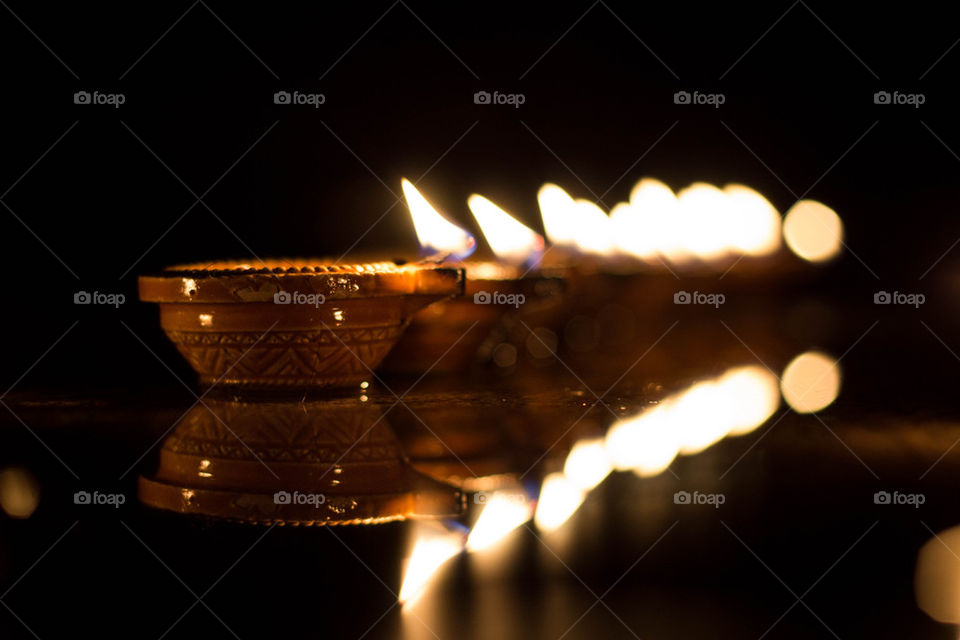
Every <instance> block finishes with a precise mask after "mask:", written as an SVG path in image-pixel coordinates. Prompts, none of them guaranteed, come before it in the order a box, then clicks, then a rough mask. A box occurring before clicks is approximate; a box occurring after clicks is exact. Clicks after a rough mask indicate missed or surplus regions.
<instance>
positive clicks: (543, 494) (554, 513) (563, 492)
mask: <svg viewBox="0 0 960 640" xmlns="http://www.w3.org/2000/svg"><path fill="white" fill-rule="evenodd" d="M604 477H606V475H604ZM586 496H587V490H585V489H583V488H581V487H579V486H577V484H576V483H575V482H573V481H572V480H571V479H570V477H568V476H567V475H566V473H560V472H557V473H551V474H549V475H548V476H547V477H546V478H544V479H543V486H542V487H541V488H540V499H539V500H538V501H537V513H536V515H535V516H534V519H533V521H534V524H536V525H537V528H538V529H539V530H540V531H545V532H550V531H555V530H557V529H559V528H560V526H561V525H563V523H565V522H566V521H567V520H569V519H570V516H572V515H573V514H574V513H576V512H577V509H579V508H580V505H581V504H583V501H584V499H585V498H586Z"/></svg>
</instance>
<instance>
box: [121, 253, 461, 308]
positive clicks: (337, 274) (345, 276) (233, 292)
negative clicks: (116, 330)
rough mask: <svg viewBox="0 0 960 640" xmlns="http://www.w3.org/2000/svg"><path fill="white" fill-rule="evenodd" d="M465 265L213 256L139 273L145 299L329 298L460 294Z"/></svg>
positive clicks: (170, 300)
mask: <svg viewBox="0 0 960 640" xmlns="http://www.w3.org/2000/svg"><path fill="white" fill-rule="evenodd" d="M464 282H465V276H464V270H463V269H462V268H456V267H445V266H440V265H436V264H427V263H411V264H404V265H398V264H396V263H393V262H371V263H363V264H333V263H332V262H331V261H329V260H323V259H312V258H305V259H304V258H291V259H268V260H264V261H257V262H256V263H250V262H241V261H228V260H222V261H215V262H208V263H195V264H184V265H175V266H172V267H167V268H166V269H164V270H163V271H162V272H161V273H159V274H150V275H142V276H140V278H139V285H140V299H141V300H143V301H144V302H175V303H181V302H206V303H238V302H239V303H242V302H272V301H273V296H274V294H276V293H279V292H284V291H285V292H290V293H294V292H297V293H314V294H321V295H323V296H324V297H326V298H328V299H333V300H343V299H351V298H368V297H389V296H407V295H428V296H445V295H459V294H462V293H463V289H464Z"/></svg>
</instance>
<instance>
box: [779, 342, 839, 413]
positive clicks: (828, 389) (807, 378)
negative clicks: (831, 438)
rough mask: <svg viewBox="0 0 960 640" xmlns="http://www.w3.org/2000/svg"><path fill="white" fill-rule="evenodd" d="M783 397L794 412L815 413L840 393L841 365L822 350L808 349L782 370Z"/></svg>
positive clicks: (781, 386) (781, 387)
mask: <svg viewBox="0 0 960 640" xmlns="http://www.w3.org/2000/svg"><path fill="white" fill-rule="evenodd" d="M780 389H781V391H782V392H783V399H784V400H786V401H787V404H788V405H790V408H792V409H793V410H794V411H796V412H797V413H815V412H817V411H820V410H821V409H824V408H826V407H827V406H829V405H830V404H831V403H832V402H833V401H834V400H836V399H837V395H839V393H840V369H839V365H838V363H837V361H836V360H834V359H833V358H831V357H830V356H828V355H827V354H825V353H820V352H817V351H807V352H806V353H801V354H800V355H798V356H797V357H796V358H794V359H793V360H792V361H791V362H790V364H788V365H787V368H786V369H784V370H783V376H782V377H781V381H780Z"/></svg>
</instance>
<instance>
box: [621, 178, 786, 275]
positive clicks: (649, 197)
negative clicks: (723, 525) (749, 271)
mask: <svg viewBox="0 0 960 640" xmlns="http://www.w3.org/2000/svg"><path fill="white" fill-rule="evenodd" d="M610 227H611V229H612V237H613V241H614V243H615V244H616V247H617V249H618V250H619V251H621V252H623V253H626V254H629V255H631V256H634V257H636V258H640V259H643V260H647V261H650V260H651V259H653V258H656V257H657V256H662V257H663V258H665V259H667V260H668V261H670V262H673V263H678V264H681V263H685V262H689V261H690V260H691V259H692V258H697V259H700V260H715V259H717V258H721V257H723V256H725V255H727V254H731V253H733V254H744V255H750V256H761V255H767V254H770V253H773V252H774V251H776V250H777V249H778V248H779V246H780V214H779V213H777V210H776V209H775V208H774V207H773V205H772V204H770V202H769V201H768V200H767V199H766V198H764V197H763V196H762V195H760V194H759V193H758V192H757V191H755V190H754V189H751V188H750V187H747V186H744V185H740V184H731V185H727V186H726V187H725V188H724V189H722V190H721V189H719V188H717V187H715V186H713V185H712V184H708V183H706V182H695V183H693V184H691V185H690V186H688V187H687V188H685V189H682V190H680V191H679V192H678V193H677V194H674V192H673V191H672V190H671V189H670V187H668V186H667V185H665V184H664V183H662V182H660V181H659V180H654V179H653V178H643V179H642V180H640V181H639V182H637V184H636V185H634V187H633V190H632V191H631V192H630V202H629V203H625V202H621V203H618V204H617V205H616V206H614V208H613V209H612V210H611V212H610Z"/></svg>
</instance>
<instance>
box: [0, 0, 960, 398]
mask: <svg viewBox="0 0 960 640" xmlns="http://www.w3.org/2000/svg"><path fill="white" fill-rule="evenodd" d="M190 6H191V5H189V4H183V5H182V6H180V5H176V6H175V5H169V4H167V5H163V4H161V5H139V6H136V7H133V6H130V5H124V4H121V3H117V4H114V5H110V4H103V5H96V6H92V7H90V6H78V5H66V6H62V7H53V6H48V5H44V4H23V5H22V6H21V5H17V3H13V4H11V5H10V9H12V10H13V11H15V12H16V15H17V16H19V18H20V19H22V21H23V22H24V23H26V25H28V26H29V28H30V29H31V30H33V31H34V33H36V35H37V36H39V38H41V39H42V40H43V42H45V43H46V44H47V45H48V46H49V47H50V48H51V49H52V50H53V51H54V52H55V53H56V55H57V56H59V58H60V59H61V60H62V61H63V64H61V63H60V62H58V60H57V58H56V57H54V55H51V53H50V52H49V51H47V50H45V48H44V45H43V44H41V43H40V42H38V40H37V38H35V37H34V36H33V35H31V33H30V31H29V30H28V29H27V28H25V27H24V25H23V24H21V23H20V22H19V21H18V20H17V19H16V18H14V16H13V15H11V14H10V12H9V11H7V10H4V12H3V13H4V18H3V21H2V23H0V29H2V31H0V36H2V37H0V42H2V45H0V46H2V51H0V53H2V54H3V59H4V60H5V62H4V93H5V95H6V99H5V100H4V113H5V115H6V117H5V119H4V129H3V141H4V145H3V146H4V152H3V154H2V159H0V162H2V166H0V176H4V177H3V178H2V181H0V185H3V187H2V188H3V190H4V191H7V189H8V187H10V186H13V188H12V189H10V190H9V191H8V192H7V193H6V194H5V195H4V197H3V202H4V203H6V204H7V206H8V207H10V209H12V210H13V212H15V213H16V216H17V217H19V219H20V220H21V221H22V223H21V222H20V221H18V220H17V218H16V217H14V215H12V214H11V213H10V212H9V211H4V214H5V215H3V216H0V224H2V225H3V226H2V228H0V242H2V247H0V248H2V250H0V256H2V258H0V260H2V261H3V265H4V268H5V269H7V270H8V271H9V273H10V276H9V277H10V278H11V281H10V289H9V291H10V293H9V296H10V297H9V298H8V302H7V308H8V309H10V310H11V312H10V313H6V314H3V317H2V322H3V326H2V329H3V330H4V331H6V332H14V333H15V334H16V335H18V336H20V337H19V339H17V340H12V341H10V342H9V344H8V345H7V353H6V357H5V362H6V363H7V366H5V367H4V371H3V376H4V378H5V379H6V380H8V381H9V382H12V381H13V380H15V379H16V377H18V376H19V374H20V372H22V371H23V370H24V369H25V368H26V367H27V366H29V365H30V363H32V362H33V361H34V360H35V359H36V358H37V356H38V355H39V354H40V353H42V352H43V350H44V349H45V348H46V346H47V345H49V344H50V343H51V342H52V341H53V339H55V337H56V336H59V335H60V334H61V333H62V332H63V331H64V330H66V328H67V327H68V326H69V325H70V324H71V323H72V322H73V320H74V319H79V320H80V324H79V325H78V326H77V327H76V329H75V331H74V332H72V335H70V336H69V337H68V339H65V340H64V342H63V344H62V345H60V346H59V347H58V348H57V349H56V350H55V353H52V354H51V357H50V358H47V359H45V360H44V362H43V363H41V364H40V365H39V366H38V367H37V368H36V369H35V370H34V371H33V372H32V373H31V375H30V377H29V378H28V379H27V380H25V381H24V383H25V384H30V383H37V384H39V383H41V382H44V383H57V384H76V383H77V382H78V380H77V376H76V375H75V374H74V373H73V370H72V368H71V367H70V366H69V364H68V363H71V362H79V361H82V362H84V363H85V372H84V376H83V381H84V382H87V383H93V382H100V381H109V379H110V378H111V376H112V375H113V374H114V372H115V371H116V370H118V368H119V369H123V370H126V371H128V372H131V373H135V374H136V375H137V376H152V375H153V374H154V373H155V372H156V370H155V367H154V366H152V364H151V362H150V360H151V356H150V355H149V354H148V353H146V352H145V351H144V350H143V349H142V348H133V347H134V343H130V342H129V341H128V340H127V338H126V336H122V335H121V336H119V337H118V336H117V332H116V328H117V327H116V324H115V323H114V322H113V320H114V319H116V318H121V319H124V321H126V322H127V323H128V324H132V325H133V326H136V327H137V329H138V332H139V333H140V334H141V335H142V336H143V337H144V339H145V340H147V341H148V343H149V344H151V345H152V346H153V347H154V348H156V349H158V350H160V349H166V348H167V347H166V345H165V344H164V341H163V338H162V336H161V334H160V332H159V330H158V329H157V327H156V326H155V324H152V323H151V322H150V317H151V316H150V314H152V313H153V311H152V310H145V311H144V310H141V309H139V305H136V304H132V302H133V300H134V299H135V278H136V275H137V274H139V273H144V272H148V271H152V270H156V269H159V268H161V267H163V266H165V265H168V264H172V263H176V262H181V261H184V260H190V261H194V260H207V259H212V258H215V257H233V258H251V257H252V256H251V254H255V255H257V256H261V257H267V256H295V255H300V256H304V255H309V256H318V255H330V256H334V257H339V256H340V255H341V254H342V253H343V252H344V251H346V250H347V249H348V248H350V247H355V249H354V250H355V251H356V252H363V253H366V254H374V255H381V254H382V255H383V256H387V255H392V253H390V252H391V251H392V252H393V253H396V252H397V251H406V252H409V251H410V250H412V249H414V248H415V236H414V234H413V230H412V226H411V225H410V223H409V220H408V218H407V213H406V211H405V208H404V207H403V206H402V204H401V205H397V206H394V205H395V204H396V201H397V199H396V196H397V195H399V194H400V189H399V182H400V178H401V177H403V176H406V177H408V178H411V179H413V180H416V179H417V178H419V177H421V176H422V175H423V174H424V173H425V172H429V173H427V175H426V177H424V178H423V180H422V182H420V186H421V188H422V189H423V191H424V192H425V193H426V194H428V196H429V197H430V198H432V199H433V201H434V202H435V203H436V204H438V205H439V206H440V207H441V208H442V209H443V210H444V211H445V212H446V213H447V214H448V215H449V216H450V217H452V218H454V219H456V220H457V221H458V222H459V223H461V224H463V225H465V226H467V227H470V228H473V221H472V217H471V216H470V215H469V213H468V211H467V209H466V206H465V201H466V197H467V196H468V195H469V194H470V193H473V192H479V193H483V194H485V195H487V196H488V197H490V198H492V199H494V200H495V201H496V202H499V203H501V204H502V206H504V207H505V208H507V209H508V210H509V211H511V212H512V213H514V214H515V215H517V216H518V217H520V218H521V219H523V220H524V221H526V222H527V223H528V224H530V225H531V226H533V227H534V228H538V229H539V228H540V226H539V225H540V221H539V215H538V211H537V209H536V199H535V194H536V190H537V189H538V188H539V186H540V185H541V184H542V183H543V182H545V181H554V182H557V183H559V184H561V185H562V186H564V187H565V188H567V189H568V190H569V191H570V192H571V193H573V194H574V195H575V196H578V197H587V198H591V199H595V196H600V195H603V198H602V200H603V202H604V203H606V205H607V206H608V207H610V206H612V205H613V204H615V203H616V202H618V201H620V200H625V199H626V198H627V196H628V194H629V190H630V188H631V186H632V185H633V183H634V182H635V181H636V180H637V179H638V178H639V177H641V176H644V175H649V176H654V177H657V178H659V179H661V180H664V181H666V182H667V183H668V184H670V185H671V186H672V187H674V188H681V187H683V186H685V185H686V184H689V183H690V182H693V181H697V180H706V181H709V182H713V183H716V184H721V185H722V184H724V183H726V182H731V181H736V182H742V183H745V184H748V185H750V186H752V187H754V188H756V189H758V190H759V191H761V192H762V193H764V194H765V195H766V196H767V197H768V198H769V199H770V200H771V201H772V202H773V203H774V204H775V205H776V206H777V207H778V209H779V210H780V211H781V212H785V211H786V210H787V209H788V208H789V207H790V206H791V205H792V204H793V202H794V201H795V200H796V196H801V195H807V196H809V197H812V198H815V199H819V200H821V201H823V202H826V203H828V204H829V205H831V206H832V207H834V208H835V209H836V210H837V211H838V212H839V213H840V215H841V216H842V217H843V220H844V223H845V225H846V228H847V238H848V244H849V246H850V248H851V249H852V251H853V252H854V253H855V254H856V256H859V258H860V259H861V260H862V262H863V263H864V264H865V265H866V267H865V266H864V264H860V261H858V260H857V259H855V258H853V257H852V256H851V255H849V254H848V255H846V256H845V257H844V258H843V260H842V263H841V264H840V265H839V269H838V270H837V271H836V272H835V276H834V278H843V279H844V280H845V282H847V283H849V284H851V285H852V286H857V287H859V286H863V287H864V288H865V291H864V292H863V293H859V292H858V293H857V294H856V295H866V293H867V292H869V291H870V290H874V289H876V288H877V285H880V286H882V287H885V288H887V289H890V290H894V289H899V290H910V291H913V290H917V289H919V290H923V291H926V292H927V293H928V294H929V293H930V290H931V289H932V288H935V287H936V286H937V284H938V283H940V284H943V283H942V280H943V279H944V278H946V277H947V275H946V274H947V273H948V272H949V267H948V266H947V265H948V264H949V263H950V260H951V259H952V255H950V256H948V259H947V261H946V262H944V263H941V265H939V267H937V268H935V269H934V270H932V271H931V272H930V273H929V274H928V275H927V276H926V278H924V281H923V282H918V281H917V279H918V278H919V276H920V275H921V274H923V273H924V271H926V270H927V269H928V268H929V267H930V265H931V264H932V263H933V262H934V261H935V260H936V258H938V257H939V256H940V255H941V254H942V253H943V252H945V251H946V250H947V249H948V248H949V247H950V246H951V244H952V243H953V241H954V240H955V239H956V237H957V234H958V233H960V223H957V222H956V216H955V206H956V187H955V184H956V181H955V176H956V172H957V170H958V169H960V160H958V159H957V157H956V153H955V152H954V151H951V148H954V149H955V148H957V147H960V131H958V127H957V123H956V118H955V117H953V113H954V110H955V106H956V105H955V99H956V96H955V86H954V85H955V81H954V79H955V77H956V72H957V68H958V65H960V56H957V55H954V54H955V53H956V52H955V51H952V52H950V53H947V54H946V55H944V53H945V52H946V51H947V50H948V49H949V48H950V47H951V46H952V45H953V44H954V43H955V41H956V39H957V37H958V36H960V34H958V33H956V29H955V28H954V25H953V22H952V21H951V20H949V19H948V16H947V15H946V14H944V13H943V11H944V10H943V9H942V8H939V7H938V5H936V4H933V3H931V4H929V5H923V4H911V5H910V7H909V8H904V7H902V6H896V7H890V8H889V9H885V8H883V7H880V6H878V5H876V4H873V3H869V4H867V3H862V4H844V5H843V6H832V5H828V4H816V3H814V4H803V3H795V4H794V5H792V6H791V5H790V4H788V3H781V4H776V3H774V4H767V5H764V6H738V5H735V4H726V3H704V4H702V5H690V4H687V3H622V4H616V3H610V4H604V3H597V4H593V5H591V4H590V3H582V4H581V5H564V6H559V5H556V4H542V5H535V4H526V3H466V4H464V3H457V4H450V3H438V4H416V3H414V4H402V3H400V4H395V5H390V4H374V3H358V4H350V3H348V4H343V3H337V4H328V3H316V4H312V5H306V6H304V5H299V4H289V5H287V4H279V5H270V6H250V7H248V8H242V7H239V6H234V5H216V4H207V5H204V4H196V5H193V6H192V8H191V9H190V11H189V12H187V13H186V15H185V16H183V18H182V19H181V20H179V22H176V25H175V26H172V27H171V25H173V24H174V22H175V21H177V19H178V18H180V17H181V16H182V14H183V13H184V12H185V11H186V10H187V8H188V7H190ZM391 7H392V8H391ZM788 8H789V11H787V9H788ZM388 9H389V11H388ZM211 10H212V11H211ZM784 12H786V14H785V15H784ZM781 17H782V19H780V20H779V21H777V20H778V18H781ZM218 18H219V19H218ZM378 19H379V21H378V22H376V21H377V20H378ZM221 21H222V23H221ZM421 21H422V22H421ZM821 21H822V23H821ZM375 22H376V24H375V26H372V27H371V25H374V23H375ZM775 22H776V24H775V26H772V28H771V25H774V23H775ZM168 28H169V32H167V33H166V35H164V36H163V37H162V38H161V35H163V34H164V33H165V32H166V31H167V29H168ZM368 29H369V33H366V35H365V36H364V37H362V38H361V36H363V35H364V33H365V32H366V31H367V30H368ZM768 29H769V32H768V33H766V34H765V32H767V30H768ZM231 32H232V33H231ZM764 34H765V35H764ZM761 35H763V37H762V38H761ZM561 36H562V37H561ZM158 38H159V41H158ZM758 38H760V39H759V41H758ZM358 39H359V40H358ZM154 44H155V46H153V47H152V48H151V45H154ZM354 45H355V46H354ZM754 45H755V46H754ZM751 47H752V48H751ZM248 48H249V50H248ZM648 49H649V50H648ZM741 56H742V58H741ZM941 56H943V58H942V59H941V60H940V61H939V62H938V63H937V64H934V63H935V62H937V60H938V59H939V58H941ZM258 58H259V59H258ZM658 58H659V60H658ZM858 58H859V60H858ZM738 60H739V62H738ZM67 67H69V69H68V68H67ZM71 70H72V73H71ZM521 76H522V79H521ZM721 76H723V79H722V80H720V79H719V78H720V77H721ZM921 76H923V79H922V80H921V79H920V77H921ZM321 77H322V79H320V78H321ZM78 90H87V91H91V92H92V91H94V90H99V91H101V92H121V93H123V94H124V95H125V96H126V103H125V104H124V105H122V106H121V107H120V108H119V109H114V108H112V107H109V106H93V105H75V104H73V100H72V96H73V93H74V92H76V91H78ZM278 90H287V91H293V90H299V91H301V92H319V93H323V94H324V96H325V97H326V103H325V104H324V105H322V106H321V107H320V108H318V109H314V108H312V107H309V106H299V107H297V106H289V105H275V104H274V103H273V94H274V92H276V91H278ZM479 90H485V91H490V92H493V91H500V92H501V93H513V92H519V93H523V94H524V96H525V98H526V101H525V103H524V104H523V105H522V106H521V107H519V108H513V107H510V106H506V105H503V106H496V105H477V104H474V102H473V94H474V92H476V91H479ZM678 90H687V91H691V92H692V91H694V90H698V91H700V92H722V93H723V94H724V95H725V97H726V102H725V104H723V105H722V106H721V107H720V108H719V109H715V108H712V107H709V106H693V105H676V104H674V102H673V94H674V92H676V91H678ZM879 90H886V91H890V92H892V91H894V90H898V91H900V92H902V93H911V92H921V93H923V94H924V95H925V97H926V103H925V104H924V105H923V106H922V107H920V108H919V109H916V108H913V107H910V106H896V105H875V104H874V103H873V94H874V93H875V92H876V91H879ZM674 123H676V124H675V126H673V128H671V126H672V125H674ZM924 123H925V124H924ZM74 124H75V126H73V125H74ZM725 125H726V126H725ZM874 125H875V126H874ZM925 125H926V126H925ZM71 126H73V128H72V129H70V132H69V133H68V134H66V135H65V136H64V137H63V139H62V140H60V142H59V143H58V144H56V145H55V146H54V147H53V148H52V149H51V150H50V151H49V153H48V154H47V155H45V156H43V159H42V160H40V161H39V162H38V163H37V164H36V166H33V167H32V168H31V166H32V165H33V164H34V162H35V161H37V159H38V158H40V157H41V156H42V155H43V154H44V152H46V151H47V150H48V148H50V146H51V145H52V144H53V143H54V142H55V141H56V140H57V139H58V138H60V136H61V135H63V134H64V132H65V131H66V130H67V129H68V128H69V127H71ZM871 126H873V128H872V129H871V128H870V127H871ZM668 129H669V133H666V132H667V131H668ZM868 129H869V133H866V135H864V134H865V132H867V131H868ZM734 134H735V135H734ZM135 136H136V137H135ZM661 136H662V139H661ZM861 136H862V139H861ZM935 136H936V137H935ZM738 137H739V140H738V139H737V138H738ZM937 137H939V140H938V139H937ZM137 138H139V139H140V140H138V139H137ZM658 140H659V142H658V143H657V141H658ZM141 141H142V143H141ZM858 141H859V142H858ZM654 143H656V144H654ZM251 145H253V148H252V149H251V148H250V147H251ZM651 146H653V148H652V149H651ZM147 147H149V149H148V148H147ZM747 147H749V149H748V148H747ZM751 150H752V152H751ZM151 152H152V153H151ZM153 154H156V157H154V155H153ZM754 154H756V157H755V156H754ZM241 158H242V159H241ZM641 158H642V159H641ZM164 165H166V167H165V166H164ZM764 165H766V166H764ZM28 170H29V171H28ZM24 172H26V175H23V174H24ZM225 172H226V174H225ZM224 174H225V175H224ZM20 178H22V179H20ZM221 178H222V179H221ZM18 179H19V182H18ZM781 180H782V183H783V184H782V183H781ZM181 182H182V183H183V184H181ZM211 185H215V186H213V187H212V189H211V190H210V192H209V193H207V194H206V195H205V196H204V197H203V201H202V203H197V204H196V205H195V206H193V207H192V209H190V210H189V212H187V213H184V212H185V211H187V209H188V208H190V207H191V205H194V203H195V200H196V198H195V197H194V195H193V194H196V195H198V196H199V195H202V194H204V193H205V192H206V191H207V190H208V188H210V187H211ZM811 185H813V188H812V190H810V191H809V193H807V191H808V189H810V187H811ZM191 190H192V192H193V193H191ZM791 192H792V193H791ZM391 207H392V208H391ZM378 220H379V222H377V221H378ZM25 225H26V226H28V227H29V229H30V230H32V232H33V233H31V231H30V230H28V229H27V228H25ZM33 234H36V236H38V237H39V238H40V239H42V241H43V243H45V244H46V245H47V246H48V247H49V250H47V249H45V248H44V246H43V245H42V244H41V242H40V241H38V239H37V238H36V237H34V235H33ZM355 243H356V244H355ZM384 250H386V251H387V253H382V252H383V251H384ZM55 256H58V257H59V259H60V260H62V261H63V263H65V264H66V265H67V266H68V267H69V270H68V269H67V268H65V267H64V266H63V264H61V263H60V260H58V259H57V257H55ZM71 271H72V272H73V274H75V275H76V277H74V275H72V274H71ZM871 271H872V272H873V274H875V276H876V278H875V276H874V275H872V274H871ZM14 274H16V275H14ZM122 274H125V275H123V277H121V275H122ZM877 279H879V280H877ZM78 289H83V290H98V291H108V292H113V291H120V292H123V293H125V294H126V295H127V299H128V301H129V302H130V304H128V305H127V306H125V307H124V308H122V309H121V310H120V312H119V313H117V312H114V311H113V310H109V311H108V310H104V309H97V308H77V307H75V306H74V305H73V304H72V296H73V292H75V291H77V290H78ZM105 341H106V342H105ZM104 344H109V345H111V347H114V348H107V349H104V348H102V346H103V345H104ZM167 353H168V354H169V355H173V352H172V349H168V351H167ZM170 360H171V362H176V363H177V364H176V365H175V366H180V365H179V363H178V362H177V361H176V359H175V358H171V359H170ZM178 371H179V372H181V373H183V374H184V375H186V369H184V368H183V367H181V368H180V369H178ZM160 374H161V376H160V377H158V378H156V381H160V380H161V379H162V377H163V375H165V374H164V373H163V372H160Z"/></svg>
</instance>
